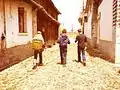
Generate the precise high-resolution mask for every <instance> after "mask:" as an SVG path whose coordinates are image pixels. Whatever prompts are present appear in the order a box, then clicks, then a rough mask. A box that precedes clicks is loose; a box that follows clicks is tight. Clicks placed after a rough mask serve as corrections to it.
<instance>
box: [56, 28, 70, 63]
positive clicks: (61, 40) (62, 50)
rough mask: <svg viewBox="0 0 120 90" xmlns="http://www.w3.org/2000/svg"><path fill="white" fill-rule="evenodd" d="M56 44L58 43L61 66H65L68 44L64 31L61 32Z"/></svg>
mask: <svg viewBox="0 0 120 90" xmlns="http://www.w3.org/2000/svg"><path fill="white" fill-rule="evenodd" d="M57 43H59V48H60V57H61V64H66V56H67V44H70V40H69V38H68V36H67V31H66V29H64V30H63V31H62V34H61V35H60V37H59V38H58V41H57Z"/></svg>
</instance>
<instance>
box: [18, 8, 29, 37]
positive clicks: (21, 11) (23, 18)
mask: <svg viewBox="0 0 120 90" xmlns="http://www.w3.org/2000/svg"><path fill="white" fill-rule="evenodd" d="M26 14H27V13H26V11H25V8H24V7H18V25H19V34H21V35H24V33H25V35H26V33H27V15H26Z"/></svg>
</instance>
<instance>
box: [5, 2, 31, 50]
mask: <svg viewBox="0 0 120 90" xmlns="http://www.w3.org/2000/svg"><path fill="white" fill-rule="evenodd" d="M10 1H11V2H10ZM5 3H6V5H5V7H6V9H5V12H6V13H5V14H6V37H7V48H9V47H13V46H15V45H21V44H25V43H27V42H28V41H29V40H31V39H32V7H31V5H30V4H28V3H26V2H23V1H19V0H17V1H15V2H14V1H12V0H7V1H6V2H5ZM20 6H22V7H24V8H25V10H26V13H27V14H26V15H27V16H26V18H27V19H26V20H27V21H26V29H27V33H24V34H21V33H19V26H18V7H20Z"/></svg>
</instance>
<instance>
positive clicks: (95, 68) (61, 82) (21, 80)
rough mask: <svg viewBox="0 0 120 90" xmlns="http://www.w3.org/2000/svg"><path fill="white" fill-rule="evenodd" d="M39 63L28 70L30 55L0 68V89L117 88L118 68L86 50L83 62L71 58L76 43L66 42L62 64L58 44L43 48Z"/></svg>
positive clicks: (64, 89) (95, 89) (75, 50)
mask: <svg viewBox="0 0 120 90" xmlns="http://www.w3.org/2000/svg"><path fill="white" fill-rule="evenodd" d="M43 56H44V57H43V60H44V62H43V64H44V65H43V66H40V67H37V69H36V70H32V60H33V56H32V57H29V58H27V59H26V60H23V61H22V62H20V63H18V64H16V65H14V66H11V67H10V68H8V69H5V70H3V71H1V72H0V90H120V74H119V73H118V72H117V70H118V69H119V68H117V67H116V66H115V64H113V63H110V62H108V61H106V60H104V59H101V58H99V57H93V56H90V55H89V53H87V66H83V65H82V64H81V63H77V62H75V60H77V45H76V44H74V43H72V44H70V45H69V46H68V53H67V64H66V66H63V65H60V64H57V62H60V55H59V46H58V44H56V45H54V46H52V48H48V49H46V50H44V53H43Z"/></svg>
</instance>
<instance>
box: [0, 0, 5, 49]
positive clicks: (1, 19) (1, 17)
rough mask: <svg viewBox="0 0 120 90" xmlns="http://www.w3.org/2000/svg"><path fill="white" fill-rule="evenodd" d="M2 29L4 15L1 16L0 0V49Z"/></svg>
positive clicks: (0, 2)
mask: <svg viewBox="0 0 120 90" xmlns="http://www.w3.org/2000/svg"><path fill="white" fill-rule="evenodd" d="M3 31H4V16H3V2H2V0H1V1H0V49H1V34H2V32H3Z"/></svg>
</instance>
